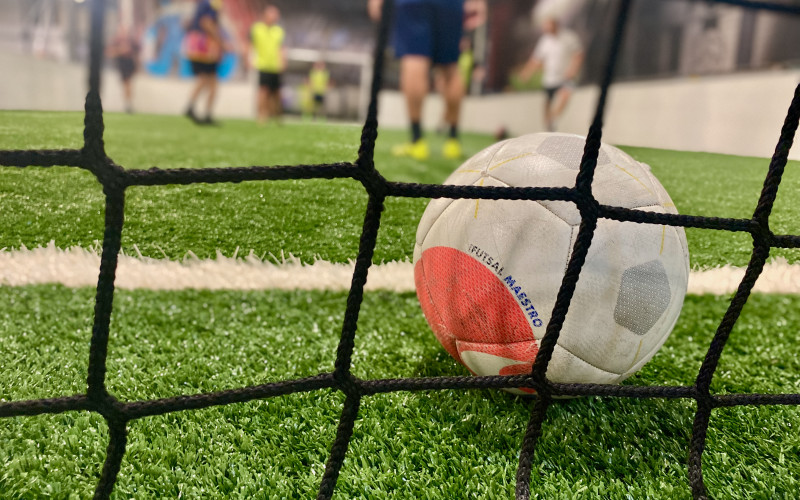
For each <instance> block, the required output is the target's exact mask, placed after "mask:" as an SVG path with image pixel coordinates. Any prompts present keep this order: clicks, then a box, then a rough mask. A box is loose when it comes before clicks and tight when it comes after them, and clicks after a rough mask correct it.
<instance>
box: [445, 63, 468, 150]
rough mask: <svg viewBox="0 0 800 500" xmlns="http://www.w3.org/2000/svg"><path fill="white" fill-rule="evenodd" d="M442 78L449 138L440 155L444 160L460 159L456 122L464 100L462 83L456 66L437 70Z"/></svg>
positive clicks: (447, 66) (451, 65) (449, 65)
mask: <svg viewBox="0 0 800 500" xmlns="http://www.w3.org/2000/svg"><path fill="white" fill-rule="evenodd" d="M439 73H440V74H441V78H442V93H443V97H444V102H445V110H444V120H445V122H446V123H447V125H448V126H449V128H450V130H449V138H448V140H447V141H446V142H445V145H444V150H443V151H442V154H443V155H444V156H445V158H450V159H456V158H460V157H461V144H460V143H459V142H458V120H459V118H460V115H461V102H462V101H463V100H464V83H463V82H462V79H461V72H460V71H459V70H458V65H457V64H448V65H445V66H441V67H440V68H439Z"/></svg>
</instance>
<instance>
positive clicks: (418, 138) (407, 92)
mask: <svg viewBox="0 0 800 500" xmlns="http://www.w3.org/2000/svg"><path fill="white" fill-rule="evenodd" d="M430 70H431V60H430V59H429V58H428V57H425V56H418V55H406V56H403V58H402V59H401V60H400V90H401V91H402V92H403V96H404V97H405V99H406V106H407V109H408V119H409V121H410V122H411V143H410V144H401V145H398V146H397V147H396V148H394V149H393V150H392V152H393V153H394V154H395V155H397V156H411V157H413V158H416V159H418V160H424V159H426V158H427V157H428V156H429V152H428V149H427V143H425V142H424V140H423V139H422V125H421V122H422V105H423V103H424V102H425V97H426V96H427V95H428V92H429V91H430V88H429V87H430V86H429V84H428V74H429V73H430Z"/></svg>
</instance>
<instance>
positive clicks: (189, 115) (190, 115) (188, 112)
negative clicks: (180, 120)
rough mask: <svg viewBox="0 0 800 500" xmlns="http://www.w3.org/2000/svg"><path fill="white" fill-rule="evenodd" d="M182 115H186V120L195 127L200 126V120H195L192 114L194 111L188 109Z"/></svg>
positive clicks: (195, 116) (194, 115) (195, 117)
mask: <svg viewBox="0 0 800 500" xmlns="http://www.w3.org/2000/svg"><path fill="white" fill-rule="evenodd" d="M184 114H185V115H186V118H188V119H190V120H192V122H194V123H195V124H196V125H200V119H199V118H197V115H196V114H194V109H192V108H189V109H187V110H186V113H184Z"/></svg>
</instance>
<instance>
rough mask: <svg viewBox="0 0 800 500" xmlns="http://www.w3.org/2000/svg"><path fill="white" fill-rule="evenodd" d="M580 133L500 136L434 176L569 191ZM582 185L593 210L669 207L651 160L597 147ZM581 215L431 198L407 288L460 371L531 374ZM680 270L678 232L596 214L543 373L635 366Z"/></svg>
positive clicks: (560, 378)
mask: <svg viewBox="0 0 800 500" xmlns="http://www.w3.org/2000/svg"><path fill="white" fill-rule="evenodd" d="M584 142H585V138H584V137H581V136H578V135H569V134H557V133H540V134H531V135H526V136H523V137H519V138H516V139H510V140H507V141H504V142H500V143H497V144H494V145H493V146H490V147H489V148H487V149H485V150H483V151H481V152H480V153H478V154H477V155H475V156H473V157H472V158H470V159H469V160H467V161H466V162H465V163H464V164H463V165H462V166H461V167H459V168H458V169H457V170H456V171H455V172H454V173H453V174H452V175H451V176H450V177H448V179H447V180H446V181H445V183H446V184H464V185H474V186H512V187H520V186H538V187H572V186H574V185H575V178H576V175H577V173H578V169H579V165H580V160H581V157H582V155H583V148H584ZM592 192H593V194H594V196H595V198H596V199H597V200H598V202H600V203H601V204H604V205H615V206H621V207H624V208H630V209H636V210H643V211H649V212H658V213H672V214H674V213H677V210H676V209H675V205H674V204H673V203H672V200H671V199H670V197H669V195H668V194H667V192H666V191H665V190H664V188H663V187H662V186H661V184H660V183H659V182H658V180H657V179H656V178H655V177H654V176H653V174H652V173H651V172H650V167H648V166H647V165H645V164H643V163H639V162H637V161H636V160H634V159H633V158H631V157H630V156H629V155H627V154H626V153H624V152H622V151H620V150H619V149H617V148H615V147H612V146H609V145H607V144H603V145H602V147H601V148H600V152H599V156H598V160H597V170H596V173H595V176H594V183H593V185H592ZM580 222H581V217H580V214H579V212H578V209H577V207H576V206H575V204H574V203H571V202H564V201H520V200H516V201H513V200H470V199H459V200H452V199H435V200H432V201H431V202H430V204H429V205H428V207H427V209H426V210H425V213H424V214H423V216H422V220H421V221H420V224H419V228H418V230H417V240H416V246H415V249H414V274H415V281H416V289H417V296H418V297H419V300H420V304H421V305H422V309H423V312H424V314H425V317H426V319H427V320H428V323H429V324H430V326H431V329H432V330H433V332H434V333H435V334H436V337H437V338H438V339H439V341H440V342H441V343H442V345H443V346H444V348H445V349H446V350H447V351H448V352H449V353H450V354H451V355H452V356H453V357H454V358H455V359H456V360H457V361H459V362H461V363H462V364H464V365H465V366H466V367H467V368H468V369H469V370H470V371H471V372H472V373H473V374H476V375H510V374H523V373H530V370H531V367H532V364H533V361H534V359H535V357H536V353H537V352H538V346H539V342H540V341H541V340H542V338H543V337H544V333H545V328H546V326H547V323H548V321H549V320H550V314H551V312H552V310H553V306H554V305H555V301H556V295H557V293H558V290H559V287H560V286H561V281H562V279H563V277H564V272H565V270H566V267H567V262H568V260H569V258H570V256H571V254H572V249H573V245H574V243H575V239H576V237H577V234H578V227H579V225H580ZM688 279H689V251H688V248H687V245H686V235H685V233H684V231H683V228H681V227H674V226H662V225H654V224H637V223H633V222H618V221H614V220H608V219H600V220H599V221H598V224H597V229H596V231H595V234H594V238H593V240H592V244H591V247H590V249H589V253H588V255H587V258H586V263H585V264H584V266H583V269H582V271H581V275H580V278H579V280H578V283H577V287H576V289H575V294H574V296H573V298H572V302H571V304H570V307H569V312H568V313H567V317H566V320H565V322H564V326H563V329H562V331H561V335H560V336H559V339H558V344H557V345H556V347H555V350H554V352H553V357H552V359H551V361H550V364H549V366H548V370H547V377H548V379H550V380H551V381H553V382H563V383H598V384H615V383H618V382H621V381H622V380H625V379H626V378H627V377H629V376H630V375H632V374H633V373H635V372H636V371H638V370H639V369H640V368H641V367H642V366H644V364H645V363H647V362H648V361H649V360H650V359H651V358H652V357H653V355H655V353H656V352H657V351H658V349H659V348H660V347H661V346H662V345H663V344H664V342H665V341H666V340H667V337H668V336H669V334H670V332H671V331H672V328H673V327H674V326H675V322H676V321H677V319H678V315H679V314H680V311H681V307H682V305H683V299H684V296H685V295H686V286H687V283H688ZM523 391H524V392H532V391H530V390H527V389H523ZM512 392H520V390H512Z"/></svg>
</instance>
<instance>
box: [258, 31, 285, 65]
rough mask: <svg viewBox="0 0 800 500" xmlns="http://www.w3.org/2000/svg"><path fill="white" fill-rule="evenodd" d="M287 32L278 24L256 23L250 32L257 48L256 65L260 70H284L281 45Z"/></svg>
mask: <svg viewBox="0 0 800 500" xmlns="http://www.w3.org/2000/svg"><path fill="white" fill-rule="evenodd" d="M284 37H285V33H284V31H283V28H281V27H280V26H277V25H272V26H267V25H266V24H264V23H256V24H254V25H253V29H252V31H251V33H250V38H251V39H252V42H253V48H254V49H255V53H256V57H255V65H256V68H257V69H258V70H259V71H263V72H265V73H280V72H282V71H283V56H282V55H281V47H282V46H283V39H284Z"/></svg>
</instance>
